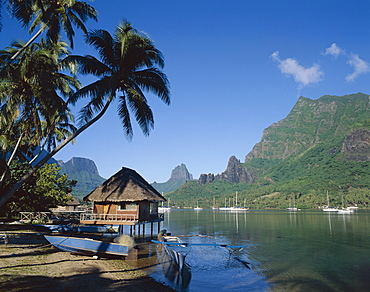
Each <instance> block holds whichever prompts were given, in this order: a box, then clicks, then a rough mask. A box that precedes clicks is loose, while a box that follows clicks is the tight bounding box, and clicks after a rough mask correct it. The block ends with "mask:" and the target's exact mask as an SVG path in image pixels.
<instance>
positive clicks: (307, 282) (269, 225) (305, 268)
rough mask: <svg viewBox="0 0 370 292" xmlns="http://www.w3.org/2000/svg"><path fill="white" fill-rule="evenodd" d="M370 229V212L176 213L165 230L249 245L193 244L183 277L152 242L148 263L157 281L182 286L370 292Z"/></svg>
mask: <svg viewBox="0 0 370 292" xmlns="http://www.w3.org/2000/svg"><path fill="white" fill-rule="evenodd" d="M369 228H370V211H356V212H355V213H354V214H333V213H328V212H323V211H321V210H317V211H299V212H288V211H248V212H243V213H230V212H227V211H213V210H202V211H193V210H171V211H170V212H168V213H166V214H165V221H164V226H163V228H161V229H167V231H168V232H171V233H172V235H184V234H186V235H198V234H201V235H206V236H202V237H201V236H193V237H189V238H188V239H187V241H189V242H194V243H221V244H230V245H245V246H246V247H245V248H244V249H243V250H241V251H235V253H233V254H230V252H229V251H228V249H226V248H224V247H202V246H201V247H193V248H192V250H191V252H190V253H189V254H188V255H187V258H186V261H187V263H188V267H187V269H185V270H184V271H183V273H182V274H179V272H178V271H177V270H176V269H175V268H174V267H173V264H172V263H171V261H170V260H169V259H168V257H167V256H166V254H165V253H164V252H163V251H161V250H160V249H159V248H158V246H157V245H156V244H148V246H146V247H145V248H146V249H148V250H147V252H148V253H149V256H148V258H147V259H145V264H146V265H147V267H148V271H149V273H150V274H151V276H152V277H153V278H155V279H156V280H158V281H161V282H164V283H166V284H167V285H169V286H171V287H173V288H175V289H176V290H178V291H197V292H198V291H370V230H369ZM237 259H239V260H237ZM240 260H241V261H240ZM245 262H248V263H250V264H249V265H245Z"/></svg>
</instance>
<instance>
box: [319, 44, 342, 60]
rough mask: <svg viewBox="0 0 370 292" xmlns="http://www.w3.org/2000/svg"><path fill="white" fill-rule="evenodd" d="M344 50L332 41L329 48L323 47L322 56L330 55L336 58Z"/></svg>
mask: <svg viewBox="0 0 370 292" xmlns="http://www.w3.org/2000/svg"><path fill="white" fill-rule="evenodd" d="M345 54H346V52H345V50H343V49H342V48H340V47H339V46H338V45H337V44H336V43H332V44H331V46H330V47H329V48H326V49H325V53H323V55H324V56H327V55H331V56H334V57H335V58H337V57H338V56H339V55H345Z"/></svg>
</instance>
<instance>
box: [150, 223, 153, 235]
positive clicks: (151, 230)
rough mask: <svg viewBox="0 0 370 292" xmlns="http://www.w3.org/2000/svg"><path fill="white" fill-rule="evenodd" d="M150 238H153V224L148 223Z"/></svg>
mask: <svg viewBox="0 0 370 292" xmlns="http://www.w3.org/2000/svg"><path fill="white" fill-rule="evenodd" d="M150 238H153V222H150Z"/></svg>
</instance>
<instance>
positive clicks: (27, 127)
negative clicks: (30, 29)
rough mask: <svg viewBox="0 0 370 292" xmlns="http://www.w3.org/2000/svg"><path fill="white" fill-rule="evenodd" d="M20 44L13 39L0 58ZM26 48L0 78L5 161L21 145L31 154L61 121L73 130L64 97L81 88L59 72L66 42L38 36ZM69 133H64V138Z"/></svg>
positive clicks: (71, 78)
mask: <svg viewBox="0 0 370 292" xmlns="http://www.w3.org/2000/svg"><path fill="white" fill-rule="evenodd" d="M22 45H23V44H21V43H15V44H14V45H13V47H11V48H8V49H7V50H5V51H1V52H0V59H2V58H4V56H5V58H6V56H7V55H11V54H12V53H13V52H14V50H17V48H19V47H22ZM26 52H27V53H26V54H24V55H22V56H21V58H19V60H17V62H15V63H13V64H12V65H11V66H9V67H8V69H7V70H6V75H5V76H4V78H3V79H2V80H1V82H0V103H1V104H3V106H2V107H1V113H0V114H1V116H2V119H1V120H2V124H1V126H2V128H1V129H2V131H1V132H2V134H4V137H6V138H8V140H6V139H2V141H3V142H4V141H5V142H9V141H13V142H12V143H8V144H5V143H3V145H4V147H3V149H2V150H3V153H6V152H8V151H10V150H11V151H12V152H13V155H12V156H11V158H10V159H9V160H8V163H7V164H8V165H9V164H10V162H11V159H12V158H13V157H14V154H15V153H17V152H18V153H19V150H20V149H21V148H22V151H21V152H22V153H23V154H28V155H29V156H30V157H31V154H32V153H33V152H34V150H35V147H36V146H38V145H40V144H41V143H42V141H46V142H47V143H48V142H52V140H51V139H53V137H52V136H50V135H55V131H56V129H58V128H60V126H61V125H63V127H64V128H65V130H67V129H68V127H69V129H70V130H72V131H73V130H74V128H73V127H71V126H70V125H69V121H70V113H69V111H68V108H67V103H66V101H65V99H66V96H67V95H69V94H70V93H71V92H73V90H74V88H75V89H77V88H80V84H79V82H78V81H77V80H76V79H75V78H73V77H71V76H68V75H66V74H63V73H60V72H59V71H60V69H61V65H60V58H61V57H64V56H65V55H66V54H67V53H68V51H67V44H66V43H63V42H57V43H48V42H46V41H44V40H41V42H40V43H33V44H32V45H31V46H29V47H28V48H27V49H26ZM71 133H72V132H67V133H65V135H64V136H63V138H65V137H66V136H68V135H70V134H71ZM58 140H59V141H60V139H59V138H58ZM16 141H17V142H16ZM6 145H7V146H8V148H6V147H5V146H6ZM50 145H52V144H50ZM25 149H26V150H29V151H25ZM0 181H1V180H0Z"/></svg>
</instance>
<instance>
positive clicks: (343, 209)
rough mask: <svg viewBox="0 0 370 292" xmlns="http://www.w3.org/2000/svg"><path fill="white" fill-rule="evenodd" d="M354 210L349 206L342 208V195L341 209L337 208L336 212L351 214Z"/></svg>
mask: <svg viewBox="0 0 370 292" xmlns="http://www.w3.org/2000/svg"><path fill="white" fill-rule="evenodd" d="M353 212H354V210H353V209H350V208H344V203H343V195H342V209H340V210H338V213H340V214H351V213H353Z"/></svg>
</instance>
